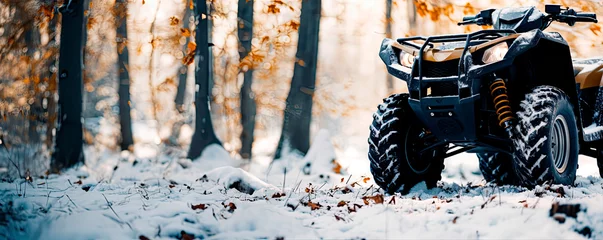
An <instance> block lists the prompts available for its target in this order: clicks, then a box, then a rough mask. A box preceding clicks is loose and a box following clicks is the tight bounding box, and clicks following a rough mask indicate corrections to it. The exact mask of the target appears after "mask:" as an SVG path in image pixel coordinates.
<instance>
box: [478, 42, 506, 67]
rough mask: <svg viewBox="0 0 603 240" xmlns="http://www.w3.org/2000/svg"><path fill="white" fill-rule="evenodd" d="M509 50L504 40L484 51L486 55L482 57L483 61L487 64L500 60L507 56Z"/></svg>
mask: <svg viewBox="0 0 603 240" xmlns="http://www.w3.org/2000/svg"><path fill="white" fill-rule="evenodd" d="M508 51H509V46H507V43H506V42H502V43H499V44H496V45H494V46H493V47H491V48H488V49H487V50H486V51H485V52H484V56H483V57H482V61H483V62H484V63H485V64H488V63H493V62H498V61H500V60H502V59H503V58H504V57H505V54H507V52H508Z"/></svg>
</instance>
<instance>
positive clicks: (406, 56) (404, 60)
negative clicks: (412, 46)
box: [400, 51, 415, 68]
mask: <svg viewBox="0 0 603 240" xmlns="http://www.w3.org/2000/svg"><path fill="white" fill-rule="evenodd" d="M414 62H415V56H413V55H412V54H410V53H406V52H404V51H400V64H402V66H405V67H407V68H412V64H413V63H414Z"/></svg>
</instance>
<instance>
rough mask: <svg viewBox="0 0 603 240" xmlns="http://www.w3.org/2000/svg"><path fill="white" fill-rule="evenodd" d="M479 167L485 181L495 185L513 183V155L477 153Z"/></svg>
mask: <svg viewBox="0 0 603 240" xmlns="http://www.w3.org/2000/svg"><path fill="white" fill-rule="evenodd" d="M477 158H478V159H479V169H480V171H481V172H482V176H483V177H484V179H485V180H486V182H489V183H490V182H491V183H495V184H497V185H505V184H514V183H515V182H516V180H515V178H516V177H515V173H514V172H513V156H511V155H509V154H505V153H496V152H495V153H478V154H477Z"/></svg>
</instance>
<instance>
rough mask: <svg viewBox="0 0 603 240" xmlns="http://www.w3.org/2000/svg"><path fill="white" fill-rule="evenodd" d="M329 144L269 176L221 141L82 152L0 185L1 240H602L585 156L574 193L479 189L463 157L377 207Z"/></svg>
mask: <svg viewBox="0 0 603 240" xmlns="http://www.w3.org/2000/svg"><path fill="white" fill-rule="evenodd" d="M329 139H330V136H329V133H328V132H327V131H320V132H319V133H318V134H317V135H316V137H315V138H314V140H313V144H312V146H311V149H310V151H309V153H308V154H307V155H306V157H304V158H299V157H297V158H296V157H291V158H287V159H286V160H283V161H282V162H275V163H273V164H272V168H271V170H270V171H269V170H268V169H270V159H271V157H272V156H271V155H258V156H256V157H255V158H254V160H253V161H252V162H250V163H249V162H245V161H243V160H238V159H233V158H231V157H230V155H229V154H228V153H227V152H226V151H224V150H223V149H222V148H221V147H219V146H217V145H213V146H210V147H209V148H207V149H206V150H205V151H204V152H203V154H202V156H201V157H200V158H199V159H196V160H194V161H191V160H188V159H182V158H180V157H179V156H180V155H181V154H168V153H167V152H166V151H157V149H156V148H152V147H149V146H144V145H140V144H139V145H137V146H136V148H137V150H136V151H135V152H134V153H128V152H113V151H108V150H101V149H95V148H87V149H86V150H85V151H86V155H87V159H88V161H89V162H88V163H87V165H86V166H80V167H77V168H73V169H70V170H67V171H65V172H64V173H62V174H61V175H50V176H49V177H48V179H45V178H38V177H34V179H33V181H32V182H31V183H28V182H25V181H21V180H16V181H13V182H0V195H1V196H2V197H1V199H2V200H1V201H0V239H135V238H139V237H140V236H145V237H148V238H151V239H170V238H181V237H182V236H183V234H186V235H189V236H194V237H195V238H200V239H204V238H207V239H257V238H265V239H276V238H279V237H284V238H285V239H291V238H293V239H317V238H326V239H333V238H335V239H350V238H368V239H386V238H389V239H391V238H447V239H449V238H499V239H506V238H528V239H534V238H537V239H550V238H555V239H558V238H570V239H579V238H584V236H583V235H581V234H579V233H577V231H579V230H582V229H584V228H585V227H588V228H589V229H590V230H591V234H592V236H591V237H593V238H595V239H599V238H603V205H602V204H601V202H602V201H603V180H601V179H600V178H599V177H598V176H596V177H595V175H597V174H598V170H597V167H596V160H594V159H592V158H588V157H583V156H581V159H580V169H579V172H578V174H579V175H580V176H579V177H578V179H577V180H576V183H575V186H556V185H553V186H539V187H537V188H536V189H533V190H528V189H524V188H519V187H514V186H500V187H498V186H492V185H487V184H485V183H484V181H483V179H482V177H481V175H480V174H479V169H478V162H477V159H476V157H475V156H474V155H472V154H468V153H465V154H460V155H457V156H455V157H452V158H451V159H447V160H446V162H445V165H446V169H445V170H444V172H443V173H442V181H441V182H440V183H439V184H438V187H437V188H435V189H427V188H426V187H425V184H424V183H421V184H418V185H417V186H415V187H414V188H413V189H412V190H411V191H410V193H409V194H407V195H404V196H402V195H400V194H396V195H384V196H383V198H382V199H383V202H382V203H381V202H378V201H376V200H374V199H368V198H366V197H375V199H378V198H379V197H378V196H380V195H381V194H383V192H382V191H381V190H379V189H378V188H377V187H376V186H375V185H374V182H373V181H372V180H370V179H368V178H366V177H372V176H371V175H370V173H369V172H368V160H367V159H366V156H365V154H366V153H365V152H364V151H359V150H358V149H347V150H345V151H338V150H336V149H335V148H334V147H333V144H331V142H330V140H329ZM271 146H273V145H269V144H264V143H262V142H258V145H257V147H260V148H264V147H265V148H266V149H259V150H258V152H265V153H270V152H271V151H269V150H268V149H267V148H270V147H271ZM156 152H162V154H159V155H153V154H154V153H156ZM333 160H336V161H337V162H339V163H340V164H341V166H342V170H341V173H342V174H338V173H335V172H334V170H333V168H334V163H333ZM285 162H287V163H285ZM308 163H310V166H309V167H308V166H307V165H308ZM279 166H287V167H286V168H284V167H279ZM308 168H309V169H308ZM284 169H287V173H285V172H284ZM365 181H366V182H365ZM283 185H284V186H283ZM242 186H243V187H242ZM84 189H87V191H86V190H84ZM559 189H563V190H559ZM365 200H366V202H365ZM554 202H560V203H572V204H581V207H582V209H584V210H583V211H581V212H580V213H579V214H578V217H577V219H573V218H569V217H567V218H566V221H565V223H563V224H560V223H558V222H557V221H555V220H554V219H553V218H551V217H549V210H550V208H551V204H552V203H554ZM367 203H368V204H367Z"/></svg>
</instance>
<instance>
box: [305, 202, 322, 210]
mask: <svg viewBox="0 0 603 240" xmlns="http://www.w3.org/2000/svg"><path fill="white" fill-rule="evenodd" d="M308 206H309V207H310V210H317V209H320V207H322V205H320V203H313V202H312V201H309V202H308Z"/></svg>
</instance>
